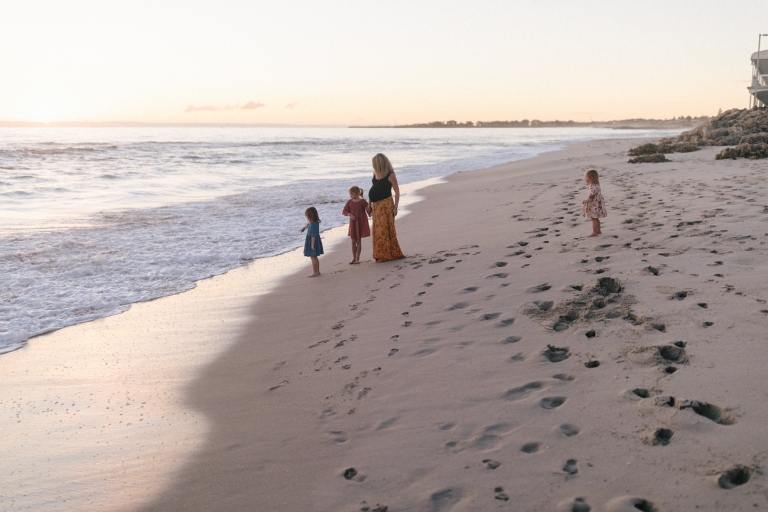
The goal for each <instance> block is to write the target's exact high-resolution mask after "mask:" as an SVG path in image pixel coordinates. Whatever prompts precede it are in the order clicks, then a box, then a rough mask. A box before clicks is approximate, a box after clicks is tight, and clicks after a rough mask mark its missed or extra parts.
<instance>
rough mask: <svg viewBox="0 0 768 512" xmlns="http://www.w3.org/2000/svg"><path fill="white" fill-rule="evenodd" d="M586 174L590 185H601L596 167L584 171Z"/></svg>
mask: <svg viewBox="0 0 768 512" xmlns="http://www.w3.org/2000/svg"><path fill="white" fill-rule="evenodd" d="M584 176H586V177H587V182H588V183H589V184H590V185H599V184H600V178H598V177H597V171H596V170H594V169H590V170H588V171H587V172H585V173H584Z"/></svg>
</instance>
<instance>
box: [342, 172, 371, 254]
mask: <svg viewBox="0 0 768 512" xmlns="http://www.w3.org/2000/svg"><path fill="white" fill-rule="evenodd" d="M349 197H350V198H351V199H350V200H349V201H347V204H345V205H344V210H343V211H342V212H341V214H342V215H344V216H345V217H349V236H350V238H351V239H352V261H350V262H349V264H350V265H355V264H357V263H360V251H362V249H363V245H362V241H363V238H365V237H367V236H371V228H370V226H369V225H368V214H367V213H366V209H367V208H368V201H366V200H365V199H363V190H362V189H361V188H360V187H350V189H349Z"/></svg>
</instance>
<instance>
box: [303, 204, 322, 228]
mask: <svg viewBox="0 0 768 512" xmlns="http://www.w3.org/2000/svg"><path fill="white" fill-rule="evenodd" d="M304 216H305V217H306V218H307V220H308V221H309V222H317V223H318V224H319V223H320V214H319V213H317V208H315V207H314V206H310V207H309V208H307V209H306V210H304Z"/></svg>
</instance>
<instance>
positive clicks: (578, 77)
mask: <svg viewBox="0 0 768 512" xmlns="http://www.w3.org/2000/svg"><path fill="white" fill-rule="evenodd" d="M761 32H762V33H768V4H767V3H766V2H765V0H749V1H747V0H744V1H739V0H731V1H728V2H724V1H722V0H719V1H710V0H695V1H691V0H679V1H678V0H664V1H656V0H649V1H644V0H640V1H634V2H629V1H624V0H567V1H565V0H564V1H560V0H534V1H528V0H522V1H518V0H506V1H496V0H472V1H469V0H466V1H454V0H439V1H437V0H435V1H432V0H407V1H397V0H393V1H366V0H354V1H352V0H337V1H292V0H279V1H272V0H254V1H234V0H232V1H227V0H217V1H210V2H209V1H194V0H191V1H178V2H171V1H164V0H153V1H139V0H132V1H130V2H118V1H108V0H107V1H105V0H100V1H75V0H71V1H68V0H57V1H36V0H23V1H18V0H2V2H0V48H2V49H3V50H2V52H0V71H1V73H0V76H2V79H1V80H0V121H90V122H99V121H104V122H160V123H162V122H168V123H178V122H181V123H211V122H213V123H255V124H262V123H264V124H268V123H280V124H299V125H350V124H393V123H395V122H397V123H398V124H405V123H415V122H426V121H433V120H448V119H455V120H457V121H461V122H464V121H477V120H486V121H491V120H514V119H523V118H526V119H534V118H535V119H542V120H553V119H561V120H566V119H573V120H577V121H589V120H590V119H593V120H595V121H599V120H611V119H622V118H634V117H645V118H651V117H653V118H665V117H676V116H681V115H683V116H687V115H691V116H698V115H713V114H716V113H717V110H718V109H719V108H722V109H723V110H725V109H728V108H734V107H739V108H744V107H746V106H747V105H748V94H747V91H746V87H747V85H748V83H749V77H750V63H749V57H750V55H751V53H752V52H755V51H756V50H757V42H758V41H757V40H758V33H761ZM763 42H764V43H765V45H764V47H768V37H766V38H763Z"/></svg>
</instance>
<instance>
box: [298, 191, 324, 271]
mask: <svg viewBox="0 0 768 512" xmlns="http://www.w3.org/2000/svg"><path fill="white" fill-rule="evenodd" d="M304 216H305V217H306V218H307V225H306V226H304V227H303V228H301V230H300V231H299V232H300V233H303V232H304V230H307V239H306V241H305V242H304V256H309V257H310V258H311V259H312V275H311V276H309V277H317V276H319V275H320V260H318V259H317V257H318V256H320V255H321V254H323V242H322V241H321V240H320V215H319V214H318V213H317V209H316V208H315V207H314V206H310V207H309V208H307V210H306V211H305V212H304Z"/></svg>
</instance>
